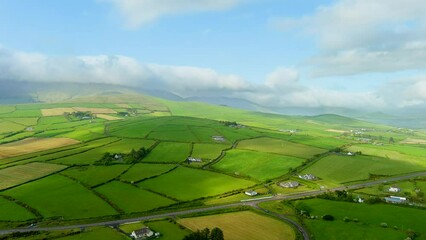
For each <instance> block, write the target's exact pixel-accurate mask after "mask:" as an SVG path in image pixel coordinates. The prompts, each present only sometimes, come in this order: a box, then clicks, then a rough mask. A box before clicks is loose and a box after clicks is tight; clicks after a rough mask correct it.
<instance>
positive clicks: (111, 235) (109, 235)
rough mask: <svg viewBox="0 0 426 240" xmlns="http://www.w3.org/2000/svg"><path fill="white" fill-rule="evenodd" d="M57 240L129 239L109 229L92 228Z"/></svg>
mask: <svg viewBox="0 0 426 240" xmlns="http://www.w3.org/2000/svg"><path fill="white" fill-rule="evenodd" d="M56 239H59V240H94V239H108V240H127V239H129V237H127V236H125V235H124V234H121V233H119V232H118V231H116V230H114V229H113V228H110V227H93V228H89V229H87V230H85V231H84V232H81V233H78V234H75V235H70V236H66V237H62V238H56Z"/></svg>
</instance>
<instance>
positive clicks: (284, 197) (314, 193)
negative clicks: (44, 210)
mask: <svg viewBox="0 0 426 240" xmlns="http://www.w3.org/2000/svg"><path fill="white" fill-rule="evenodd" d="M419 176H426V172H417V173H410V174H406V175H402V176H395V177H390V178H384V179H380V180H375V181H369V182H363V183H358V184H353V185H347V186H342V187H336V188H331V189H325V190H314V191H308V192H302V193H295V194H289V195H276V196H274V197H272V198H266V199H265V198H263V199H253V200H252V201H248V202H238V203H232V204H224V205H218V206H212V207H203V208H197V209H190V210H182V211H176V212H169V213H162V214H155V215H149V216H143V217H136V218H128V219H121V220H113V221H105V222H97V223H87V224H78V225H69V226H57V227H33V228H15V229H4V230H0V235H4V234H9V233H14V232H32V231H55V230H67V229H75V228H87V227H95V226H117V225H120V224H123V223H129V222H136V221H145V220H151V219H156V218H165V217H175V216H181V215H186V214H191V213H200V212H208V211H212V210H219V209H226V208H232V207H239V206H252V207H254V208H257V209H260V210H264V209H262V208H260V207H259V206H257V204H258V203H261V202H267V201H275V200H295V199H301V198H306V197H313V196H317V195H320V194H322V193H324V192H326V191H336V190H346V189H357V188H363V187H369V186H374V185H378V184H381V183H386V182H392V181H399V180H405V179H410V178H414V177H419ZM268 213H269V214H270V215H274V216H275V217H278V218H280V219H282V220H284V221H286V222H288V223H289V224H291V225H293V226H295V227H296V229H297V230H298V231H299V232H300V233H301V234H302V236H303V238H304V239H305V240H309V239H310V238H309V234H308V232H307V231H306V229H304V228H303V226H301V225H300V224H299V223H297V222H295V221H293V220H291V219H289V218H287V217H286V216H283V215H279V214H275V213H270V212H268Z"/></svg>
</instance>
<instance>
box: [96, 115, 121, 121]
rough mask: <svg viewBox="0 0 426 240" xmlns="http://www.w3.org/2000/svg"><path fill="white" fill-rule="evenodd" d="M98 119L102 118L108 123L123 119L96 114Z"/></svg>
mask: <svg viewBox="0 0 426 240" xmlns="http://www.w3.org/2000/svg"><path fill="white" fill-rule="evenodd" d="M96 117H98V118H102V119H105V120H108V121H113V120H121V119H122V118H119V117H114V116H110V115H106V114H96Z"/></svg>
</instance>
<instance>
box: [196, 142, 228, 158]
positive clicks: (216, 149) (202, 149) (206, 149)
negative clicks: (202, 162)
mask: <svg viewBox="0 0 426 240" xmlns="http://www.w3.org/2000/svg"><path fill="white" fill-rule="evenodd" d="M229 147H230V145H225V144H214V143H213V144H207V143H195V144H194V146H193V149H192V156H193V157H196V158H201V159H210V160H212V159H216V158H217V157H219V156H220V154H221V153H222V151H223V150H224V149H226V148H229Z"/></svg>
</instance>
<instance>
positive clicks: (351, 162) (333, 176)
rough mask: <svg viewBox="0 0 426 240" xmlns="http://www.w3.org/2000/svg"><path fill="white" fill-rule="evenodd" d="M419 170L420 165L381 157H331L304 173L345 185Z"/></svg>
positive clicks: (315, 164) (323, 159) (316, 163)
mask: <svg viewBox="0 0 426 240" xmlns="http://www.w3.org/2000/svg"><path fill="white" fill-rule="evenodd" d="M419 170H420V166H418V165H415V164H411V163H407V162H403V161H395V160H390V159H386V158H381V157H374V156H340V155H331V156H327V157H325V158H322V159H320V160H319V161H317V162H315V163H314V164H313V165H311V166H310V167H308V168H307V169H305V170H303V172H302V173H303V174H305V173H311V174H314V175H315V176H317V177H319V178H321V179H325V180H328V181H332V182H335V183H344V182H351V181H359V180H367V179H369V177H370V175H369V174H377V175H396V174H402V173H409V172H415V171H419Z"/></svg>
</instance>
